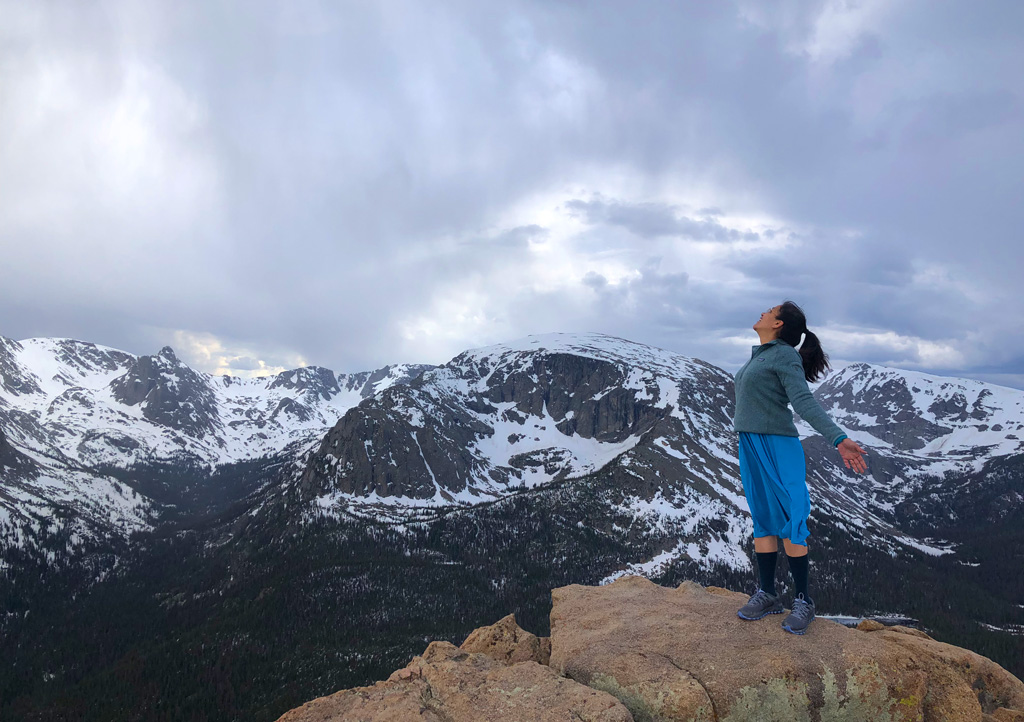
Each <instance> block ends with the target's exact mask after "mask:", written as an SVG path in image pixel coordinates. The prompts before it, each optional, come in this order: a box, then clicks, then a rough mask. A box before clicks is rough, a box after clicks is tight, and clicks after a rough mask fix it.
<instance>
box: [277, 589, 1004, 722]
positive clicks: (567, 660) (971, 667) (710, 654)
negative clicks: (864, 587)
mask: <svg viewBox="0 0 1024 722" xmlns="http://www.w3.org/2000/svg"><path fill="white" fill-rule="evenodd" d="M552 601H553V608H552V612H551V637H550V639H545V638H538V637H536V636H534V635H532V634H530V633H529V632H525V631H524V630H522V629H520V628H519V627H518V626H517V625H516V624H515V619H514V618H513V617H511V616H508V617H505V618H504V619H502V620H501V621H499V622H498V623H496V624H494V625H492V626H490V627H483V628H481V629H477V630H476V631H474V632H473V633H472V634H470V636H469V637H468V638H467V639H466V641H465V642H464V643H463V644H462V646H461V647H459V648H457V647H455V646H454V645H452V644H449V643H447V642H432V643H431V644H430V646H428V647H427V649H426V651H425V652H424V653H423V655H422V656H419V657H415V658H413V660H412V662H411V663H410V664H409V665H408V666H407V667H405V668H404V669H401V670H398V671H397V672H395V673H394V674H392V675H391V677H390V678H389V679H388V680H387V681H384V682H378V683H377V684H375V685H372V686H369V687H358V688H355V689H350V690H344V691H342V692H338V693H336V694H334V695H331V696H329V697H323V698H321V699H318V700H314V701H313V702H309V703H307V704H306V705H303V706H302V707H300V708H297V709H295V710H292V711H291V712H289V713H287V714H286V715H284V716H283V717H282V718H281V720H280V722H327V721H329V720H338V721H341V720H360V721H361V722H385V721H388V722H391V721H392V720H394V721H395V722H397V721H398V720H427V721H437V722H440V721H442V720H443V721H444V722H463V721H465V722H470V721H471V720H472V721H474V722H477V721H481V720H488V721H490V720H494V721H498V720H509V721H510V722H512V721H519V720H545V721H547V722H558V721H560V720H565V721H566V722H570V721H572V720H593V721H595V722H596V721H597V720H602V721H604V720H609V721H610V720H624V721H625V720H633V721H634V722H676V721H678V722H682V721H684V720H686V721H687V722H712V721H715V722H753V721H754V720H757V721H758V722H776V721H777V722H804V721H806V722H867V721H879V722H883V721H884V722H910V721H911V720H915V721H920V722H940V721H941V722H967V721H968V720H970V721H971V722H1024V683H1022V682H1021V681H1020V680H1019V679H1017V678H1016V677H1014V676H1013V675H1012V674H1010V673H1009V672H1007V671H1006V670H1004V669H1003V668H1002V667H1000V666H999V665H997V664H995V663H994V662H992V661H991V660H989V659H987V658H985V657H982V656H981V655H978V654H975V653H973V652H970V651H968V650H966V649H961V648H959V647H954V646H952V645H949V644H944V643H942V642H937V641H935V640H933V639H932V638H931V637H929V636H928V635H927V634H925V633H924V632H921V631H920V630H915V629H909V628H904V627H885V626H883V625H881V624H878V623H873V624H872V623H863V624H862V625H861V626H860V627H859V628H858V629H849V628H846V627H843V626H841V625H839V624H836V623H834V622H830V621H828V620H823V619H819V620H816V621H815V622H814V624H813V625H812V627H811V630H810V631H809V632H808V633H807V635H805V636H803V637H796V636H793V635H790V634H787V633H786V632H784V631H783V630H782V629H781V628H780V626H779V617H768V618H766V619H763V620H760V621H757V622H746V621H743V620H741V619H739V618H738V617H737V616H736V609H737V608H738V607H739V606H740V605H742V604H743V603H744V602H745V601H746V596H745V595H742V594H738V593H735V592H730V591H727V590H724V589H718V588H715V587H708V588H704V587H701V586H700V585H697V584H694V583H692V582H684V583H683V584H682V585H680V586H679V587H678V588H676V589H671V588H666V587H660V586H657V585H655V584H653V583H652V582H650V581H648V580H647V579H644V578H642V577H623V578H621V579H619V580H617V581H616V582H614V583H613V584H610V585H608V586H604V587H585V586H580V585H571V586H568V587H562V588H560V589H555V590H554V591H553V592H552ZM545 662H547V664H546V665H545V664H544V663H545Z"/></svg>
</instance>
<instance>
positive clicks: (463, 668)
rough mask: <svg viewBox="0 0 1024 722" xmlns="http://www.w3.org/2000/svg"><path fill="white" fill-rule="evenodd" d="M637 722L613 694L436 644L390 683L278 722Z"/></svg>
mask: <svg viewBox="0 0 1024 722" xmlns="http://www.w3.org/2000/svg"><path fill="white" fill-rule="evenodd" d="M412 720H417V721H418V722H485V721H491V720H493V721H494V722H499V721H502V720H508V721H509V722H513V721H515V722H562V721H563V720H564V722H633V718H632V717H631V716H630V714H629V711H628V710H627V709H626V708H625V707H624V706H622V704H621V703H620V702H619V701H618V700H617V699H615V698H614V697H613V696H611V695H610V694H607V693H605V692H601V691H599V690H596V689H592V688H590V687H586V686H584V685H582V684H579V683H577V682H574V681H572V680H570V679H566V678H565V677H560V676H559V675H558V674H556V673H555V672H554V671H553V670H552V669H551V668H550V667H546V666H544V665H542V664H538V663H537V662H534V661H526V662H519V663H517V664H512V665H505V664H503V663H501V662H498V661H496V660H494V659H492V658H491V657H489V656H487V655H486V654H479V653H475V652H465V651H463V650H460V649H458V648H457V647H455V646H454V645H452V644H449V643H448V642H431V644H430V646H428V647H427V649H426V651H425V652H424V653H423V655H422V656H420V657H414V658H413V660H412V662H410V663H409V665H408V666H407V667H405V668H403V669H400V670H398V671H397V672H395V673H394V674H392V675H391V677H389V678H388V680H387V681H384V682H377V683H376V684H374V685H372V686H369V687H356V688H354V689H348V690H344V691H342V692H337V693H335V694H332V695H330V696H329V697H321V698H320V699H316V700H313V701H312V702H307V703H306V704H304V705H303V706H301V707H298V708H296V709H293V710H292V711H291V712H288V713H286V714H285V715H284V716H283V717H281V718H280V720H279V722H410V721H412Z"/></svg>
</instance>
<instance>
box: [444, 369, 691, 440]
mask: <svg viewBox="0 0 1024 722" xmlns="http://www.w3.org/2000/svg"><path fill="white" fill-rule="evenodd" d="M460 359H462V357H456V359H455V360H454V361H453V362H452V363H453V364H454V363H458V362H459V361H460ZM626 371H627V370H626V369H624V368H622V367H619V366H616V365H615V364H612V363H609V362H607V361H597V360H595V359H589V358H586V357H583V356H577V355H573V354H567V353H554V354H550V355H538V356H536V357H534V359H533V363H532V364H530V365H529V366H528V367H526V368H516V369H514V370H511V371H508V370H506V369H502V368H499V369H497V370H496V371H495V373H494V374H493V375H491V377H490V379H489V380H488V392H487V393H486V394H485V395H484V397H483V398H484V399H486V400H487V401H489V402H491V403H494V404H500V403H505V402H511V403H514V404H515V405H516V406H515V407H516V410H517V411H519V412H520V413H522V414H524V415H526V416H544V415H545V413H547V414H549V415H550V416H551V417H552V418H553V419H555V420H556V421H557V422H558V426H557V428H558V430H559V431H561V432H562V433H563V434H565V435H567V436H571V435H572V434H579V435H580V436H582V437H583V438H585V439H597V440H598V441H608V442H619V441H622V440H624V439H626V438H627V437H629V436H632V435H635V434H637V433H643V431H645V430H646V429H649V428H650V427H651V426H652V425H653V424H654V423H655V422H656V421H657V420H658V419H660V418H662V417H663V416H664V414H665V411H664V410H662V409H658V408H657V407H655V406H654V405H653V404H652V403H651V401H644V400H640V399H638V398H637V394H636V392H635V391H632V390H629V389H625V388H622V385H623V383H624V382H625V376H626ZM658 400H659V399H657V398H655V399H653V401H654V402H657V401H658ZM673 403H674V402H673Z"/></svg>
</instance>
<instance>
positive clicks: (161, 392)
mask: <svg viewBox="0 0 1024 722" xmlns="http://www.w3.org/2000/svg"><path fill="white" fill-rule="evenodd" d="M110 388H111V392H112V393H113V396H114V398H115V399H116V400H117V401H119V402H121V403H123V404H125V405H127V406H137V405H139V406H141V409H142V414H143V416H144V417H145V418H146V419H148V420H150V421H152V422H154V423H157V424H160V425H162V426H168V427H171V428H174V429H178V430H180V431H182V432H184V433H186V434H188V435H189V436H192V437H194V438H199V437H201V436H203V435H205V434H210V433H215V432H216V431H217V429H218V428H219V427H220V414H219V411H218V408H217V398H216V395H215V394H214V392H213V389H212V388H211V387H210V384H209V383H208V380H207V378H206V376H205V374H200V373H199V372H197V371H194V370H192V369H191V368H189V367H188V366H186V365H185V364H183V363H182V362H181V361H179V360H178V357H177V356H175V355H174V351H173V350H172V349H171V347H170V346H164V348H162V349H161V350H160V353H158V354H157V355H156V356H140V357H139V358H137V359H135V361H134V362H133V363H132V364H131V366H129V368H128V371H127V372H126V373H125V374H124V375H122V376H119V377H118V378H116V379H114V380H113V381H112V382H111V383H110Z"/></svg>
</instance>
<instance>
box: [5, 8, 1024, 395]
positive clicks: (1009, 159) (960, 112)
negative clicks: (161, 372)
mask: <svg viewBox="0 0 1024 722" xmlns="http://www.w3.org/2000/svg"><path fill="white" fill-rule="evenodd" d="M0 18H2V20H0V335H3V336H7V337H10V338H15V339H23V338H30V337H37V336H59V337H71V338H76V339H80V340H84V341H91V342H94V343H99V344H103V345H107V346H113V347H115V348H120V349H123V350H126V351H129V352H132V353H136V354H148V353H154V352H156V351H157V350H158V349H159V348H160V347H162V346H164V345H171V346H173V347H174V348H175V350H176V351H177V352H178V354H179V356H181V358H182V359H183V360H185V361H187V362H188V363H190V364H191V365H193V366H194V367H197V368H200V369H202V370H204V371H209V372H217V373H227V372H231V373H236V374H246V375H247V374H250V373H266V372H268V371H273V370H280V369H283V368H291V367H295V366H298V365H304V364H315V365H321V366H327V367H329V368H332V369H334V370H335V371H359V370H366V369H371V368H375V367H379V366H381V365H384V364H387V363H396V362H422V363H443V362H445V361H447V360H448V359H449V358H451V357H452V356H453V355H455V354H456V353H458V352H460V351H462V350H464V349H467V348H472V347H477V346H484V345H488V344H492V343H497V342H501V341H507V340H512V339H516V338H520V337H522V336H526V335H528V334H534V333H548V332H553V331H597V332H602V333H608V334H612V335H616V336H621V337H624V338H628V339H631V340H633V341H638V342H641V343H647V344H651V345H655V346H660V347H663V348H667V349H671V350H673V351H677V352H681V353H684V354H688V355H692V356H697V357H699V358H703V359H705V360H707V361H710V362H712V363H715V364H718V365H720V366H723V367H724V368H727V369H729V370H735V369H736V368H737V367H738V366H739V364H740V363H742V361H743V360H744V359H745V358H746V357H748V356H749V349H750V346H751V345H752V344H753V343H755V342H756V339H757V337H756V335H755V334H754V333H753V332H752V331H751V330H750V326H751V325H752V324H753V323H754V322H755V321H756V320H757V318H758V316H759V314H760V313H761V311H763V310H764V309H766V308H768V307H770V306H773V305H775V304H777V303H779V302H780V301H781V300H782V299H783V298H791V299H793V300H795V301H797V302H798V303H800V304H801V305H803V306H804V308H805V310H806V311H807V315H808V319H809V324H810V327H811V329H812V330H815V331H817V332H818V333H819V335H820V336H821V338H822V340H823V343H824V345H825V347H826V350H828V351H830V352H831V354H832V356H833V357H834V359H836V360H839V361H846V362H849V361H870V362H874V363H882V364H887V365H892V366H898V367H902V368H910V369H920V370H925V371H929V372H934V373H941V374H946V375H960V376H972V377H976V378H982V379H985V380H989V381H994V382H997V383H1002V384H1006V385H1012V386H1017V387H1021V388H1024V300H1022V294H1021V285H1022V271H1024V243H1022V240H1024V239H1022V235H1024V234H1022V231H1024V202H1022V195H1024V194H1022V191H1024V132H1022V131H1024V124H1022V100H1024V37H1022V34H1024V3H1021V2H1018V1H1017V0H1006V1H1005V2H988V1H985V0H978V1H975V2H962V1H956V2H952V1H951V2H943V1H941V0H918V1H906V2H900V1H898V0H884V1H881V2H876V1H873V0H870V1H869V0H865V1H864V2H854V1H852V0H851V1H849V2H767V1H765V0H746V1H740V2H704V1H694V2H678V1H677V0H671V1H666V2H639V3H634V2H625V1H619V2H586V3H583V2H568V1H566V2H559V1H556V0H547V1H546V2H528V1H523V2H520V1H518V0H502V2H489V1H483V2H482V1H481V0H467V1H466V2H450V1H444V0H439V1H438V2H422V1H421V0H410V1H409V2H390V1H383V2H323V3H320V2H297V1H296V0H288V1H286V2H281V3H259V2H233V3H225V2H215V1H211V0H200V1H198V2H178V1H175V2H138V1H134V0H133V1H130V2H124V3H118V2H64V3H60V2H54V3H42V2H28V1H22V0H15V1H14V2H6V1H4V0H0Z"/></svg>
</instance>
